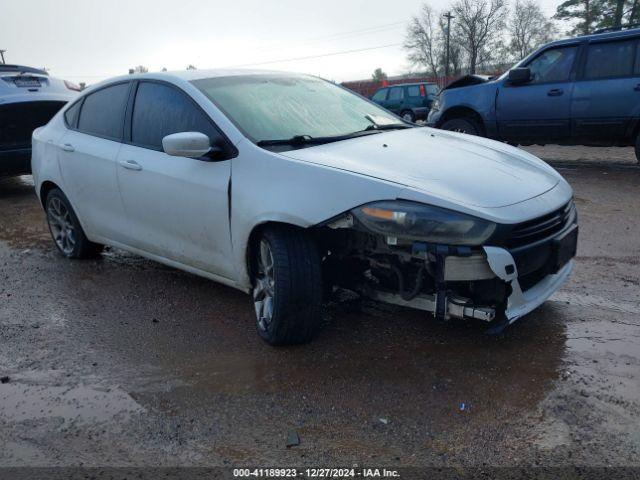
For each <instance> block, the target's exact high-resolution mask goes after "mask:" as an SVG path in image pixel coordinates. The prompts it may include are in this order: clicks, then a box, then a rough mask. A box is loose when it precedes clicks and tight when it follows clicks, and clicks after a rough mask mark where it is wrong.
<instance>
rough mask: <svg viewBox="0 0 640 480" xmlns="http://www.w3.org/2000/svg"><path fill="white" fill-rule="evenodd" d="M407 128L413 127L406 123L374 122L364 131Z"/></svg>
mask: <svg viewBox="0 0 640 480" xmlns="http://www.w3.org/2000/svg"><path fill="white" fill-rule="evenodd" d="M405 128H413V127H412V126H411V125H406V124H404V123H386V124H384V125H378V124H375V123H374V124H371V125H369V126H368V127H367V128H365V129H364V131H365V132H370V131H371V130H404V129H405Z"/></svg>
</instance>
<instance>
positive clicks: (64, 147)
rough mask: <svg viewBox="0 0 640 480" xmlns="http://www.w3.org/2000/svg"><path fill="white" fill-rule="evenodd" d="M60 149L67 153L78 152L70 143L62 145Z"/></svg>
mask: <svg viewBox="0 0 640 480" xmlns="http://www.w3.org/2000/svg"><path fill="white" fill-rule="evenodd" d="M60 148H61V149H62V150H64V151H65V152H75V151H76V149H75V148H74V147H73V145H71V144H70V143H63V144H62V145H60Z"/></svg>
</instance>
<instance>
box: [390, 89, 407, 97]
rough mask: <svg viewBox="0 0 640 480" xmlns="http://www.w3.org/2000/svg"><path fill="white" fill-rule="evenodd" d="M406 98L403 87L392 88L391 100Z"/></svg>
mask: <svg viewBox="0 0 640 480" xmlns="http://www.w3.org/2000/svg"><path fill="white" fill-rule="evenodd" d="M403 98H404V89H403V88H402V87H396V88H392V89H391V91H390V92H389V100H402V99H403Z"/></svg>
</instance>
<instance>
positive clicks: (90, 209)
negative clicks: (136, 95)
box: [58, 82, 131, 242]
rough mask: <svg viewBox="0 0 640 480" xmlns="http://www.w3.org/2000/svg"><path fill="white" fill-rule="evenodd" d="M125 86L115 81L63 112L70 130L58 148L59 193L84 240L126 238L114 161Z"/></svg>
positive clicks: (124, 103)
mask: <svg viewBox="0 0 640 480" xmlns="http://www.w3.org/2000/svg"><path fill="white" fill-rule="evenodd" d="M130 87H131V84H130V82H121V83H116V84H113V85H109V86H107V87H104V88H101V89H99V90H96V91H95V92H93V93H91V94H89V95H87V96H86V97H85V98H84V99H83V100H82V101H81V103H80V102H79V103H77V104H76V106H74V107H72V109H71V110H70V111H68V112H67V113H68V114H69V115H67V116H66V118H65V120H66V122H67V124H68V126H69V127H70V128H71V129H72V130H68V131H67V133H66V134H65V135H64V136H63V137H62V139H61V140H60V142H59V143H58V149H59V155H60V156H59V158H60V170H61V173H62V177H63V179H64V183H65V194H66V195H67V197H68V198H69V200H70V201H71V204H72V206H73V209H74V210H75V212H76V214H77V215H78V218H79V219H80V222H81V223H82V226H83V227H84V229H85V233H86V234H87V236H88V237H89V238H90V239H92V238H95V236H98V237H101V238H102V239H107V240H114V241H116V242H122V241H124V240H126V238H127V237H128V236H129V232H128V223H127V219H126V216H125V213H124V208H123V205H122V199H121V198H120V192H119V190H118V182H117V179H116V163H115V162H116V159H117V157H118V152H119V151H120V148H121V146H122V143H121V141H122V129H123V125H124V116H125V107H126V103H127V100H128V98H129V89H130Z"/></svg>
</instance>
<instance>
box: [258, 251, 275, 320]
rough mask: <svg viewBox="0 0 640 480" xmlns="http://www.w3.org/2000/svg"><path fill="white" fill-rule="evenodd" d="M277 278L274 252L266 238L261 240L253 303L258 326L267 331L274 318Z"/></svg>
mask: <svg viewBox="0 0 640 480" xmlns="http://www.w3.org/2000/svg"><path fill="white" fill-rule="evenodd" d="M274 292H275V279H274V275H273V253H272V252H271V247H270V246H269V244H268V243H267V242H266V241H265V240H261V241H260V252H259V255H258V275H257V276H256V281H255V286H254V288H253V304H254V307H255V311H256V320H257V321H258V328H260V329H261V330H263V331H267V330H268V328H269V325H270V324H271V320H272V318H273V297H274Z"/></svg>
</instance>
